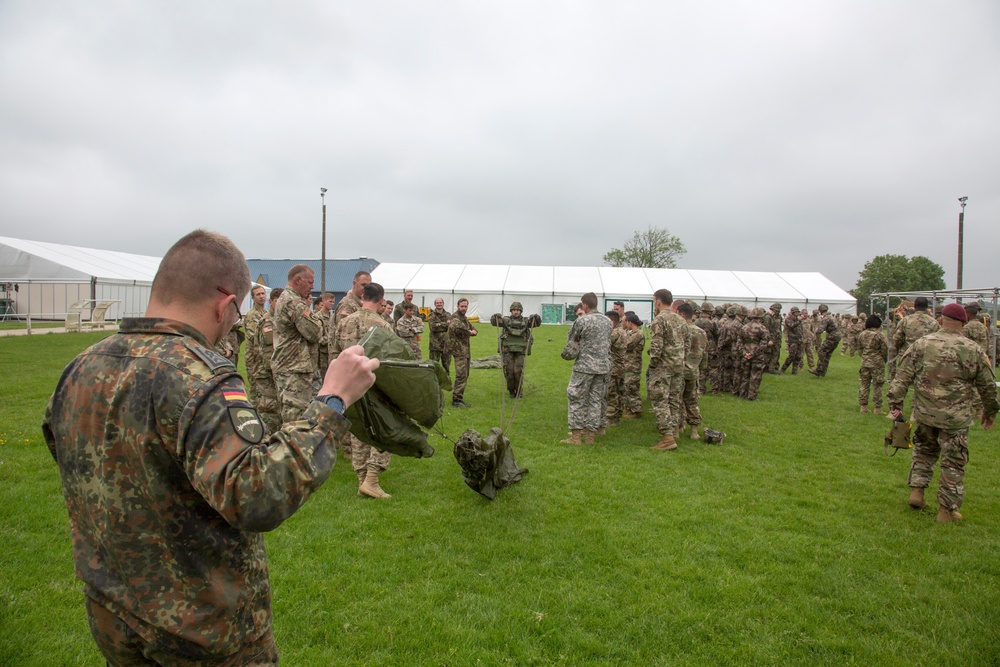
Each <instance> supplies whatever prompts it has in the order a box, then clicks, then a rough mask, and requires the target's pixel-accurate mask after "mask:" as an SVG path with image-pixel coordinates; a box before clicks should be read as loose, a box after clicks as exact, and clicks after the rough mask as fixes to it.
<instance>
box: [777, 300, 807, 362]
mask: <svg viewBox="0 0 1000 667" xmlns="http://www.w3.org/2000/svg"><path fill="white" fill-rule="evenodd" d="M807 331H808V329H807V328H804V327H803V321H802V315H801V314H800V313H799V309H798V308H797V307H796V306H792V309H791V310H789V311H788V317H786V318H785V343H786V347H787V348H788V356H787V357H785V363H783V364H782V365H781V372H782V373H784V372H785V370H787V369H788V367H789V366H791V367H792V375H796V374H797V373H798V372H799V369H801V368H802V342H803V341H802V337H803V334H804V333H805V332H807Z"/></svg>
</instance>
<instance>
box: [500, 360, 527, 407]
mask: <svg viewBox="0 0 1000 667" xmlns="http://www.w3.org/2000/svg"><path fill="white" fill-rule="evenodd" d="M524 356H525V355H524V352H510V351H507V350H504V351H503V353H502V354H501V359H502V361H503V376H504V378H505V379H506V380H507V393H508V394H510V395H511V396H520V395H521V381H522V378H523V377H524Z"/></svg>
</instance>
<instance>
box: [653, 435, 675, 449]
mask: <svg viewBox="0 0 1000 667" xmlns="http://www.w3.org/2000/svg"><path fill="white" fill-rule="evenodd" d="M650 449H654V450H656V451H658V452H665V451H669V450H671V449H677V441H675V440H674V434H673V433H667V434H666V435H665V436H663V437H662V438H660V441H659V442H658V443H657V444H655V445H653V446H652V447H650Z"/></svg>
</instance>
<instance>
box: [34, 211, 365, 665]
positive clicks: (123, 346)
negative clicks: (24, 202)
mask: <svg viewBox="0 0 1000 667" xmlns="http://www.w3.org/2000/svg"><path fill="white" fill-rule="evenodd" d="M249 285H250V272H249V270H248V269H247V264H246V259H244V257H243V254H242V253H241V252H240V251H239V249H237V248H236V247H235V246H234V245H233V243H232V242H231V241H230V240H229V239H227V238H225V237H224V236H222V235H220V234H215V233H212V232H206V231H203V230H199V231H196V232H192V233H191V234H188V235H187V236H185V237H184V238H182V239H181V240H180V241H178V242H177V243H176V244H175V245H174V246H173V247H172V248H171V249H170V250H169V251H168V252H167V253H166V255H165V256H164V257H163V259H162V261H161V262H160V265H159V268H158V269H157V273H156V277H155V278H154V279H153V285H152V289H151V291H150V299H149V307H148V310H147V311H146V315H145V317H143V318H126V319H125V320H124V321H123V322H122V325H121V328H120V330H119V331H118V332H117V333H115V334H113V335H111V336H109V337H108V338H105V339H104V340H102V341H100V342H99V343H97V344H95V345H94V346H92V347H90V348H89V349H88V350H86V351H85V352H83V353H81V354H80V355H79V356H78V357H77V358H76V359H75V360H74V361H72V362H71V363H70V365H69V366H68V367H67V368H66V371H65V372H64V373H63V375H62V378H61V379H60V380H59V384H58V386H57V387H56V389H55V392H54V393H53V395H52V398H51V400H50V401H49V404H48V408H47V409H46V412H45V418H44V422H43V424H42V431H43V433H44V436H45V441H46V444H47V445H48V447H49V451H50V452H51V453H52V455H53V457H54V458H55V460H56V461H57V463H58V464H59V472H60V475H61V478H62V486H63V495H64V497H65V500H66V505H67V508H68V511H69V520H70V527H71V532H72V537H73V556H74V561H75V564H76V575H77V577H78V578H79V579H80V580H82V581H83V583H84V589H83V592H84V595H85V601H86V609H87V615H88V620H89V623H90V629H91V633H92V635H93V637H94V640H95V642H96V643H97V646H98V648H99V649H100V650H101V652H102V653H103V654H104V657H105V659H106V660H107V663H108V664H111V665H126V664H128V665H139V664H143V665H145V664H163V665H167V664H169V665H195V664H198V665H207V664H212V665H244V664H250V663H251V662H252V663H253V664H277V661H278V651H277V648H276V646H275V642H274V635H273V631H272V612H271V608H272V606H271V587H270V582H269V579H268V567H267V558H266V555H265V551H264V538H263V535H262V533H264V532H266V531H270V530H273V529H274V528H276V527H277V526H279V525H280V524H281V523H282V522H283V521H284V520H285V519H287V518H288V517H290V516H291V515H292V514H294V513H295V512H296V511H297V510H298V509H299V508H300V507H301V506H302V505H303V504H304V503H305V502H306V500H307V499H308V498H309V497H310V495H311V494H313V493H315V492H316V491H317V490H318V489H319V487H320V486H321V485H322V484H323V482H324V481H325V480H326V479H327V477H328V476H329V474H330V471H331V469H332V467H333V464H334V462H335V460H336V456H335V453H334V450H333V443H334V441H335V440H337V439H340V438H342V437H343V436H344V435H345V434H346V433H347V430H348V428H349V427H350V423H349V422H348V421H347V420H346V419H345V418H344V416H343V412H344V409H345V407H346V406H347V405H350V404H351V403H352V402H353V401H355V400H357V399H358V398H359V397H360V396H361V395H362V394H364V392H365V391H366V390H367V388H368V387H370V386H371V384H372V383H373V382H374V375H373V374H372V371H373V370H374V369H375V368H377V367H378V361H376V360H369V359H366V358H365V357H364V356H363V354H362V352H361V350H360V348H354V350H352V351H351V353H350V354H347V355H345V356H344V358H343V359H342V360H341V361H340V362H339V363H338V364H337V365H336V367H331V369H330V371H329V372H328V373H327V375H326V377H325V378H324V382H323V386H322V391H323V393H324V396H322V397H317V399H316V400H313V401H312V402H311V403H310V404H309V406H308V407H307V408H306V419H304V420H303V421H301V422H299V423H298V424H296V425H295V426H289V427H287V428H285V429H284V430H282V431H279V432H276V433H273V434H272V435H271V437H270V438H269V439H268V440H264V437H265V436H264V429H263V427H262V426H261V424H260V421H259V420H258V418H257V414H256V412H255V411H254V408H253V406H252V405H251V404H250V402H249V401H248V400H247V396H246V387H245V385H244V383H243V379H242V378H241V377H240V375H239V373H237V371H236V368H235V367H234V366H233V365H232V364H231V363H230V362H229V361H228V360H226V359H225V358H223V357H221V356H220V355H218V354H216V353H215V352H213V351H212V349H211V348H212V346H213V344H215V343H217V342H218V341H219V340H221V338H222V336H223V334H224V333H225V332H226V331H227V330H228V329H229V328H230V325H231V324H232V322H233V321H234V320H235V318H236V317H238V310H237V304H238V303H239V301H240V300H241V299H242V298H243V297H244V296H245V295H246V291H247V288H248V286H249ZM216 286H223V287H224V288H225V290H226V293H225V294H224V293H223V292H222V291H220V290H217V289H216ZM123 359H127V360H128V363H127V364H123V363H122V360H123ZM321 398H322V399H323V400H320V399H321Z"/></svg>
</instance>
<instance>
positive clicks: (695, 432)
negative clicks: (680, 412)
mask: <svg viewBox="0 0 1000 667" xmlns="http://www.w3.org/2000/svg"><path fill="white" fill-rule="evenodd" d="M691 439H692V440H701V436H700V435H698V427H697V426H693V425H692V426H691Z"/></svg>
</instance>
